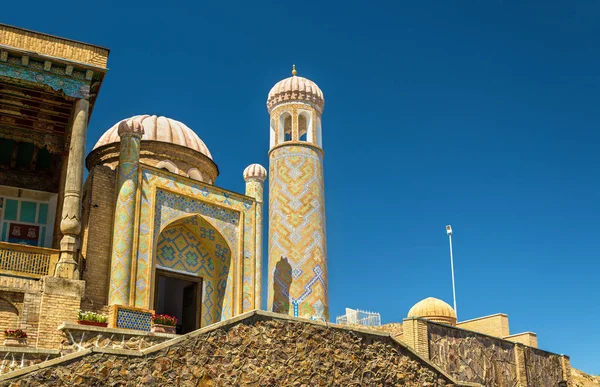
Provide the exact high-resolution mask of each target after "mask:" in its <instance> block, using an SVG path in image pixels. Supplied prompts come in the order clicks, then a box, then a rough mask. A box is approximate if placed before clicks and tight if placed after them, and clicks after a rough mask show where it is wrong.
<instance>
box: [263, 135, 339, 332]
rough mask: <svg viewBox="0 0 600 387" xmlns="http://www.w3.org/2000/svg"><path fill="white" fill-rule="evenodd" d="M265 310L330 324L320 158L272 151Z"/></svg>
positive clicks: (293, 149)
mask: <svg viewBox="0 0 600 387" xmlns="http://www.w3.org/2000/svg"><path fill="white" fill-rule="evenodd" d="M268 289H269V308H270V310H272V311H274V312H279V313H286V314H290V315H296V316H300V317H304V318H311V319H318V320H325V321H329V303H328V291H327V250H326V243H325V201H324V186H323V164H322V154H321V152H319V151H318V150H316V149H314V148H312V147H309V146H302V145H293V144H290V145H288V146H283V147H279V148H275V149H273V150H272V151H271V153H270V172H269V284H268Z"/></svg>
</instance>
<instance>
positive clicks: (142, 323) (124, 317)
mask: <svg viewBox="0 0 600 387" xmlns="http://www.w3.org/2000/svg"><path fill="white" fill-rule="evenodd" d="M151 325H152V313H150V312H144V311H141V310H133V309H126V308H118V309H117V328H127V329H137V330H138V331H150V326H151Z"/></svg>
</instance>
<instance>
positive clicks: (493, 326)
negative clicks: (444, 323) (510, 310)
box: [456, 313, 510, 337]
mask: <svg viewBox="0 0 600 387" xmlns="http://www.w3.org/2000/svg"><path fill="white" fill-rule="evenodd" d="M456 326H457V327H458V328H463V329H468V330H470V331H475V332H479V333H483V334H485V335H490V336H494V337H505V336H508V335H510V331H509V328H508V315H506V314H504V313H498V314H493V315H491V316H484V317H479V318H474V319H472V320H467V321H461V322H459V323H457V324H456Z"/></svg>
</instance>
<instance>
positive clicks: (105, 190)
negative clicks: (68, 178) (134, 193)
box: [81, 166, 116, 313]
mask: <svg viewBox="0 0 600 387" xmlns="http://www.w3.org/2000/svg"><path fill="white" fill-rule="evenodd" d="M115 184H116V172H115V171H113V170H112V169H110V168H108V167H104V166H96V167H94V168H93V169H92V170H91V171H90V174H89V176H88V179H87V181H86V183H85V188H84V200H83V206H84V210H83V211H84V213H83V219H84V224H83V231H82V246H81V253H82V256H83V265H82V266H83V268H82V270H81V273H82V279H83V280H84V281H85V282H86V292H85V298H84V300H83V301H82V303H81V305H82V308H83V309H85V310H92V311H96V312H100V313H106V312H107V309H106V305H107V298H108V281H109V274H110V256H111V240H112V230H113V216H114V208H115ZM90 236H92V237H91V238H90Z"/></svg>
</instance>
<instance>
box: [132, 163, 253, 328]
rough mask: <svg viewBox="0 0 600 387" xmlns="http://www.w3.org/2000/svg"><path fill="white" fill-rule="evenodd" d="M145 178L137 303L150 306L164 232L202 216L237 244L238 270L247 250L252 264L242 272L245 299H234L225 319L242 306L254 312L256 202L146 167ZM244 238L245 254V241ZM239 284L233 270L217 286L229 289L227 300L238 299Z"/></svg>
mask: <svg viewBox="0 0 600 387" xmlns="http://www.w3.org/2000/svg"><path fill="white" fill-rule="evenodd" d="M142 180H143V181H142V190H141V191H142V194H141V203H140V227H139V238H138V241H139V243H138V252H137V254H138V269H137V276H136V287H135V305H136V306H137V307H148V305H149V304H150V284H149V280H150V278H152V270H153V263H152V259H151V257H153V256H154V254H155V252H154V246H155V243H156V242H157V239H158V235H159V234H160V230H162V229H164V228H165V227H166V226H168V225H169V224H170V223H171V222H173V221H175V220H177V219H179V218H181V217H184V216H189V215H193V214H194V213H198V214H201V215H202V216H203V218H204V219H206V221H207V222H209V223H210V224H211V225H212V226H213V227H214V228H215V229H216V230H217V231H218V232H219V233H220V234H222V235H223V237H224V238H225V240H226V241H227V242H228V244H229V246H231V250H232V251H231V257H232V263H231V265H233V266H232V267H235V265H236V262H238V260H239V259H240V254H241V251H243V252H244V258H245V259H244V261H246V260H247V261H248V264H247V265H246V264H245V262H244V265H243V272H242V273H241V277H242V283H243V285H242V286H243V288H244V289H245V290H244V291H243V293H242V300H233V299H232V300H231V301H230V304H231V307H230V308H229V310H225V306H224V309H223V313H222V314H221V318H222V319H225V318H228V316H232V315H233V312H234V305H236V304H237V305H251V307H250V308H249V309H252V308H254V297H255V294H254V289H255V286H254V281H255V275H254V274H255V273H254V268H255V266H256V257H255V251H256V250H255V249H256V244H255V228H256V223H255V222H256V218H255V213H256V212H255V207H256V202H255V201H254V200H251V199H250V200H249V199H248V198H247V197H245V196H242V195H238V194H235V193H231V192H226V191H223V190H221V189H220V188H218V187H214V186H210V185H205V184H203V183H199V182H195V181H193V180H190V179H185V178H182V177H180V176H177V175H173V174H170V173H166V172H162V171H158V170H154V169H146V168H145V169H143V170H142ZM235 214H237V218H236V216H235ZM240 214H243V218H244V222H243V225H241V224H240ZM242 237H243V243H242V246H241V248H242V250H241V251H240V249H239V248H240V243H239V240H240V238H242ZM246 257H247V258H246ZM234 282H235V281H234V272H233V270H230V271H229V273H228V277H227V280H226V281H222V282H221V283H220V284H217V285H215V287H218V286H221V287H225V288H226V291H225V298H227V295H228V294H231V295H232V297H233V294H234V291H233V286H234ZM246 285H248V286H246Z"/></svg>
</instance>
